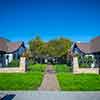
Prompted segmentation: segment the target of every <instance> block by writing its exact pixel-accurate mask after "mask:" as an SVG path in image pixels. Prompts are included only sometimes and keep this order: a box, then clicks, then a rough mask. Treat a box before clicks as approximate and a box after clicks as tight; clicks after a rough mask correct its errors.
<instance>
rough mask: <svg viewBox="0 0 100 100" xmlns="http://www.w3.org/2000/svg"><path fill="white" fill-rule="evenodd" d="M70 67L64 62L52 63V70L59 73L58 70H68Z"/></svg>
mask: <svg viewBox="0 0 100 100" xmlns="http://www.w3.org/2000/svg"><path fill="white" fill-rule="evenodd" d="M70 68H71V67H69V66H67V65H65V64H56V65H54V70H55V71H56V72H57V73H60V72H70Z"/></svg>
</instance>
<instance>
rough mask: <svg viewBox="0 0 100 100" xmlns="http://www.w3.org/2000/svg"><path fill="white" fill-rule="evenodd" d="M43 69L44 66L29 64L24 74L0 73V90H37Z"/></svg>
mask: <svg viewBox="0 0 100 100" xmlns="http://www.w3.org/2000/svg"><path fill="white" fill-rule="evenodd" d="M45 68H46V65H45V64H34V65H32V64H30V65H29V66H28V69H29V70H28V72H26V73H0V90H37V89H38V87H39V86H40V85H41V82H42V80H43V75H44V71H45Z"/></svg>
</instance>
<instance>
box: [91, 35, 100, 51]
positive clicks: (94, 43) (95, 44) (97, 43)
mask: <svg viewBox="0 0 100 100" xmlns="http://www.w3.org/2000/svg"><path fill="white" fill-rule="evenodd" d="M91 52H94V53H95V52H100V36H98V37H96V38H94V39H92V40H91Z"/></svg>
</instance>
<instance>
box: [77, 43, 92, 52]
mask: <svg viewBox="0 0 100 100" xmlns="http://www.w3.org/2000/svg"><path fill="white" fill-rule="evenodd" d="M76 45H77V47H78V48H79V49H80V50H81V51H82V52H84V53H90V52H91V49H90V44H89V43H76Z"/></svg>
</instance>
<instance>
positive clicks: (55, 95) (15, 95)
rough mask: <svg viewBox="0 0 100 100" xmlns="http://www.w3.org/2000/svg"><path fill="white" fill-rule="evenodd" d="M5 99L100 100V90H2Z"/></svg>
mask: <svg viewBox="0 0 100 100" xmlns="http://www.w3.org/2000/svg"><path fill="white" fill-rule="evenodd" d="M0 93H4V94H8V96H7V97H6V98H5V99H4V100H100V92H92V91H91V92H60V91H55V92H54V91H44V92H43V91H0Z"/></svg>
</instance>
